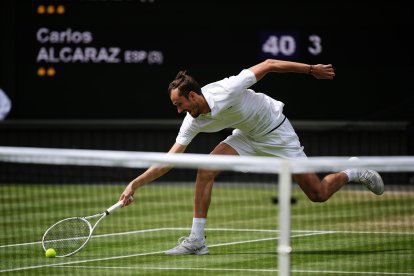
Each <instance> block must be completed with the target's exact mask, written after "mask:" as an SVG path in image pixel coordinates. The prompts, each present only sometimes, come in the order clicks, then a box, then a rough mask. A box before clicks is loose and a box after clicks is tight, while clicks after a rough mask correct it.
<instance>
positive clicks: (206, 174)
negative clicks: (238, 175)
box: [197, 169, 220, 180]
mask: <svg viewBox="0 0 414 276" xmlns="http://www.w3.org/2000/svg"><path fill="white" fill-rule="evenodd" d="M219 173H220V172H219V171H214V170H204V169H199V170H198V172H197V178H198V179H199V180H214V179H215V178H216V176H217V175H218V174H219Z"/></svg>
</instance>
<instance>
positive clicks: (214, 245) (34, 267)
mask: <svg viewBox="0 0 414 276" xmlns="http://www.w3.org/2000/svg"><path fill="white" fill-rule="evenodd" d="M161 229H162V230H163V229H165V228H161ZM174 229H175V228H174ZM180 229H181V228H180ZM186 229H187V228H186ZM322 234H324V233H323V232H320V233H308V234H299V235H295V236H292V237H299V236H300V237H302V236H309V235H322ZM277 239H278V238H267V239H256V240H247V241H239V242H230V243H222V244H213V245H209V247H218V246H226V245H234V244H241V243H252V242H260V241H267V240H277ZM161 253H164V251H156V252H147V253H137V254H131V255H124V256H113V257H106V258H98V259H90V260H80V261H71V262H63V263H58V264H43V265H35V266H27V267H19V268H11V269H4V270H0V273H1V272H11V271H21V270H28V269H36V268H43V267H53V266H65V265H72V264H81V263H89V262H97V261H109V260H116V259H125V258H131V257H139V256H148V255H156V254H161Z"/></svg>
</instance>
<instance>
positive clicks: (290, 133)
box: [223, 118, 306, 159]
mask: <svg viewBox="0 0 414 276" xmlns="http://www.w3.org/2000/svg"><path fill="white" fill-rule="evenodd" d="M223 143H226V144H228V145H229V146H231V147H232V148H234V149H235V150H236V151H237V152H238V154H239V155H249V156H276V157H281V158H287V159H295V158H303V157H305V158H306V154H305V152H304V151H303V146H302V145H301V144H300V141H299V137H298V135H297V134H296V132H295V130H294V129H293V127H292V125H291V123H290V122H289V120H288V119H287V118H286V120H285V121H284V122H283V123H282V124H281V125H280V126H279V127H278V128H277V129H275V130H273V131H272V132H270V133H268V134H266V135H264V136H263V137H260V138H254V139H253V138H251V137H248V136H246V135H245V134H243V133H242V132H241V131H240V130H238V129H234V130H233V133H232V134H231V135H230V136H228V137H227V138H226V139H225V140H224V141H223Z"/></svg>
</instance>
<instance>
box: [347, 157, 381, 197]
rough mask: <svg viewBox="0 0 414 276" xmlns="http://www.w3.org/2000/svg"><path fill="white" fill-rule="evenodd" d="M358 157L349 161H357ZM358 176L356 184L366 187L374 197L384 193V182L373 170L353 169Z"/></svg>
mask: <svg viewBox="0 0 414 276" xmlns="http://www.w3.org/2000/svg"><path fill="white" fill-rule="evenodd" d="M357 160H359V158H358V157H351V158H349V161H357ZM355 170H356V172H357V176H358V182H359V183H362V184H364V185H365V187H367V189H368V190H370V191H371V192H373V193H374V194H376V195H382V194H383V193H384V182H383V181H382V178H381V176H380V175H379V173H377V172H376V171H374V170H369V169H364V168H357V169H355Z"/></svg>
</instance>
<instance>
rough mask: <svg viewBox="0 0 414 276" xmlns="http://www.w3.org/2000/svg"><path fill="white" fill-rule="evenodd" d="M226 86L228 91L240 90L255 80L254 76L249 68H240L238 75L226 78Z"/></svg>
mask: <svg viewBox="0 0 414 276" xmlns="http://www.w3.org/2000/svg"><path fill="white" fill-rule="evenodd" d="M226 80H227V81H226V84H225V85H226V86H227V89H228V90H229V91H242V90H244V89H247V88H249V87H250V86H252V85H253V84H255V83H256V82H257V80H256V76H255V75H254V73H253V72H252V71H250V70H249V69H244V70H242V71H241V72H240V73H239V74H238V75H236V76H231V77H229V78H228V79H226Z"/></svg>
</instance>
